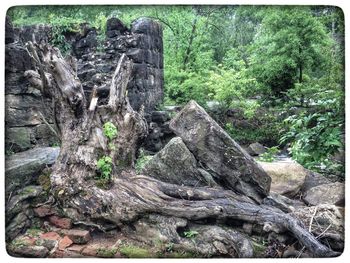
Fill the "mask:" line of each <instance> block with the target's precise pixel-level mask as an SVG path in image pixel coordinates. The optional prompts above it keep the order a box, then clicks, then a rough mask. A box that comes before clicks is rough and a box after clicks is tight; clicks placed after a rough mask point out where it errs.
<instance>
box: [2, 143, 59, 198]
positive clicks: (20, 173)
mask: <svg viewBox="0 0 350 263" xmlns="http://www.w3.org/2000/svg"><path fill="white" fill-rule="evenodd" d="M59 152H60V149H59V148H55V147H43V148H34V149H31V150H28V151H25V152H21V153H17V154H14V155H11V156H10V157H8V158H6V160H5V165H6V167H5V185H6V195H8V194H9V193H10V192H13V191H15V190H18V189H19V188H23V187H24V186H26V185H29V184H31V183H34V182H35V181H36V179H37V178H38V176H39V175H40V172H41V171H42V170H43V169H44V168H45V167H46V166H47V165H52V164H53V163H54V162H55V161H56V159H57V157H58V154H59Z"/></svg>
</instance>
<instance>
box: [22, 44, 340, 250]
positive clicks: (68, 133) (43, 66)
mask: <svg viewBox="0 0 350 263" xmlns="http://www.w3.org/2000/svg"><path fill="white" fill-rule="evenodd" d="M27 48H28V51H29V53H30V54H31V57H32V59H33V63H34V64H35V66H36V69H37V70H36V71H27V72H26V76H27V77H28V79H29V80H30V81H31V82H32V83H33V85H35V86H36V87H37V88H38V89H40V90H41V92H42V94H43V96H47V97H50V98H51V99H52V100H53V101H54V107H55V112H56V114H57V116H56V119H57V127H58V130H59V132H58V134H61V142H62V144H61V151H60V154H59V157H58V159H57V161H56V163H55V164H54V166H53V172H52V174H51V175H50V180H51V187H52V188H51V195H52V196H53V197H55V200H56V201H57V203H58V204H59V206H60V207H61V209H62V211H63V212H64V213H65V214H66V216H68V217H70V218H72V220H73V221H74V223H75V224H79V223H83V224H85V225H92V226H94V227H98V228H100V229H101V230H104V229H105V226H106V225H111V224H112V225H113V226H116V227H120V228H121V229H127V228H128V227H129V226H130V225H134V226H136V225H137V224H138V222H140V220H143V219H145V218H148V217H149V216H152V215H154V216H157V215H158V216H165V217H167V218H173V219H174V220H175V221H176V220H187V221H188V222H198V221H199V220H202V224H203V225H206V226H203V227H204V228H205V229H206V231H207V232H208V233H211V235H210V236H212V237H213V240H210V236H209V237H208V236H207V235H202V236H198V237H197V241H198V242H199V241H202V242H203V243H204V244H208V246H207V247H206V249H207V251H209V252H210V253H211V254H213V253H214V254H217V255H221V254H224V253H228V254H229V255H231V256H244V257H247V256H251V255H252V254H251V244H250V242H249V238H248V237H244V238H243V234H240V233H238V232H237V231H235V230H230V231H224V230H222V229H221V228H220V227H218V226H217V225H215V224H213V222H214V223H215V222H216V221H217V220H220V221H221V222H225V221H226V222H228V221H233V220H237V221H243V222H250V223H254V224H260V225H263V226H264V229H265V230H266V231H277V232H284V231H288V232H290V233H291V234H292V235H294V236H295V237H296V238H297V239H298V240H299V241H300V243H301V244H302V245H304V246H305V247H306V248H307V249H308V250H309V251H310V253H312V254H313V255H315V256H322V257H328V256H334V255H336V253H335V252H333V251H332V250H331V249H329V248H327V247H326V246H324V245H322V244H321V243H319V242H318V241H317V239H316V238H315V237H314V236H313V235H312V234H310V233H309V232H308V231H307V229H306V228H305V227H304V226H303V224H302V223H301V222H300V221H299V220H297V219H295V218H293V217H291V216H290V215H288V214H285V213H284V212H282V211H281V210H279V209H276V208H273V207H269V206H266V205H260V204H259V203H260V202H261V201H262V199H263V198H264V197H265V196H267V195H268V192H269V184H270V179H269V177H268V176H267V175H266V174H265V173H264V172H263V171H262V170H261V169H260V167H259V166H258V165H257V164H256V163H255V162H254V161H253V160H252V159H251V158H250V157H249V156H248V155H247V154H246V153H245V152H244V151H243V150H242V149H241V148H240V147H239V145H238V144H236V143H235V142H234V141H233V140H232V139H230V138H229V136H228V135H227V134H226V133H225V132H223V130H222V129H221V128H220V127H219V126H218V125H217V124H216V123H214V122H213V121H212V120H211V119H210V117H209V116H208V115H207V114H206V113H205V111H204V110H203V109H201V108H200V107H199V106H198V105H197V104H196V103H195V102H190V103H189V104H188V105H187V106H186V107H185V109H184V110H183V111H182V112H181V113H180V114H179V115H178V116H176V117H175V118H174V120H173V121H172V124H171V127H172V128H173V129H174V130H175V132H176V133H177V134H178V135H180V137H181V138H182V139H183V141H184V142H185V143H186V144H187V147H188V148H189V149H190V150H191V151H192V153H193V154H194V156H195V157H196V158H197V159H198V160H199V161H200V162H201V163H202V164H203V166H204V168H207V169H208V170H209V171H210V173H212V175H213V176H214V177H215V178H216V180H217V182H218V183H219V184H220V185H221V187H222V188H226V189H227V190H224V189H219V188H210V187H189V186H179V185H174V184H169V183H164V182H161V181H159V180H156V179H153V178H150V177H147V176H142V175H136V174H135V173H134V170H133V166H134V161H135V153H136V150H137V142H138V140H139V139H140V138H141V137H142V136H144V135H145V134H146V132H147V129H146V128H147V127H146V122H145V120H144V118H143V116H142V110H141V112H136V111H134V110H133V109H132V107H131V106H130V104H129V101H128V99H127V96H126V94H127V91H126V87H127V83H128V80H129V76H130V72H131V68H132V62H131V61H130V60H129V59H128V58H127V57H126V56H125V55H122V56H121V57H120V59H119V63H118V66H117V68H116V71H115V74H114V76H113V79H112V82H111V83H112V84H111V86H110V92H109V100H108V103H107V104H102V103H99V100H98V94H99V93H98V89H99V88H98V87H96V88H95V90H94V92H93V96H92V98H90V99H88V98H86V97H85V95H84V92H83V89H82V86H81V83H80V81H79V79H78V78H77V75H76V72H75V67H74V61H73V60H71V59H70V60H66V59H64V58H63V57H62V55H61V54H60V52H59V50H58V49H56V48H54V47H52V46H50V45H47V44H45V45H38V44H35V43H31V42H29V43H28V44H27ZM106 122H111V123H113V124H114V125H115V126H116V127H117V130H118V135H117V137H116V138H114V139H112V140H108V139H107V138H106V137H105V136H104V135H103V128H102V126H103V124H104V123H106ZM208 149H209V151H208ZM103 156H110V157H111V158H112V160H113V171H112V174H111V178H110V183H109V187H108V189H102V188H100V187H98V186H97V183H96V180H95V177H96V172H97V160H98V159H99V158H101V157H103ZM232 158H233V159H232ZM208 219H210V220H209V221H210V222H211V223H205V220H208ZM209 221H208V222H209ZM203 222H204V223H203ZM162 224H163V226H164V228H167V229H173V230H172V231H168V232H167V234H166V236H167V238H168V239H169V240H178V242H180V243H178V244H177V245H179V246H184V245H185V246H186V245H188V244H187V243H186V242H185V241H184V240H183V239H179V238H178V239H177V236H176V235H177V234H176V233H177V231H179V229H178V228H181V224H179V225H178V226H177V227H176V225H175V226H174V225H173V220H168V221H163V223H162ZM145 226H147V224H146V225H145ZM149 227H154V226H152V224H150V225H149ZM174 227H175V228H174ZM136 229H137V228H136ZM175 232H176V233H175ZM181 242H185V243H183V244H182V245H181ZM242 247H245V249H242ZM193 249H194V250H196V249H197V250H198V252H201V251H200V248H197V247H196V246H194V247H193Z"/></svg>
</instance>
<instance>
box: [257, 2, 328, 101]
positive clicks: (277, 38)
mask: <svg viewBox="0 0 350 263" xmlns="http://www.w3.org/2000/svg"><path fill="white" fill-rule="evenodd" d="M263 12H264V15H265V16H264V19H263V20H262V25H261V29H260V30H259V32H258V36H257V39H256V41H255V48H256V50H255V54H254V56H253V60H254V74H255V75H256V77H257V79H258V81H259V82H261V83H262V84H263V85H265V86H266V87H268V88H269V89H270V90H271V91H272V94H274V95H276V96H282V95H283V94H284V92H286V91H287V90H289V89H291V88H293V87H294V84H295V83H302V82H303V81H304V77H305V72H308V73H313V71H315V70H316V69H319V68H320V67H322V64H323V63H324V62H325V60H326V56H325V54H324V52H323V51H324V50H325V49H328V48H329V47H330V45H331V39H330V37H329V36H328V35H327V34H326V31H325V30H324V27H323V25H322V24H321V23H320V21H319V20H318V19H317V18H316V17H314V16H313V15H312V13H311V11H310V10H309V9H308V8H307V7H270V8H267V9H266V10H263Z"/></svg>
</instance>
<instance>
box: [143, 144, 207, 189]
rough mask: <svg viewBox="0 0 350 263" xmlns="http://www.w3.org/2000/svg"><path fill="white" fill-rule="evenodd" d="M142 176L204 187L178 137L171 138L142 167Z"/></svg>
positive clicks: (192, 159) (188, 152)
mask: <svg viewBox="0 0 350 263" xmlns="http://www.w3.org/2000/svg"><path fill="white" fill-rule="evenodd" d="M142 172H143V174H145V175H148V176H151V177H154V178H156V179H158V180H161V181H163V182H167V183H173V184H178V185H188V186H204V185H206V184H207V183H206V180H205V179H204V178H203V176H202V174H201V173H200V171H198V169H197V161H196V159H195V158H194V156H193V154H192V153H191V152H190V151H189V150H188V149H187V147H186V145H185V144H184V143H183V141H182V139H181V138H180V137H175V138H173V139H172V140H171V141H170V142H169V143H168V144H167V145H166V146H165V147H164V148H163V149H162V150H161V151H160V152H158V153H157V154H156V155H155V156H154V157H153V158H152V159H151V160H150V161H149V162H148V163H147V164H146V165H145V167H144V169H143V171H142Z"/></svg>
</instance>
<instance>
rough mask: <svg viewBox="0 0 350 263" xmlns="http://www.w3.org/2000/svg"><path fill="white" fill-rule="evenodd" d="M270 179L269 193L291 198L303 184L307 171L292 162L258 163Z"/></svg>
mask: <svg viewBox="0 0 350 263" xmlns="http://www.w3.org/2000/svg"><path fill="white" fill-rule="evenodd" d="M258 163H259V164H260V165H261V167H262V168H263V169H264V170H265V172H266V173H267V174H268V175H269V176H270V177H271V179H272V182H271V191H273V192H275V193H278V194H280V195H284V196H287V197H289V198H293V197H294V196H295V195H297V194H298V192H299V191H300V189H301V187H302V186H303V184H304V181H305V178H306V176H307V175H308V174H309V173H310V171H309V170H307V169H305V168H304V167H303V166H301V165H300V164H298V163H297V162H294V161H276V162H271V163H268V162H258Z"/></svg>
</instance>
